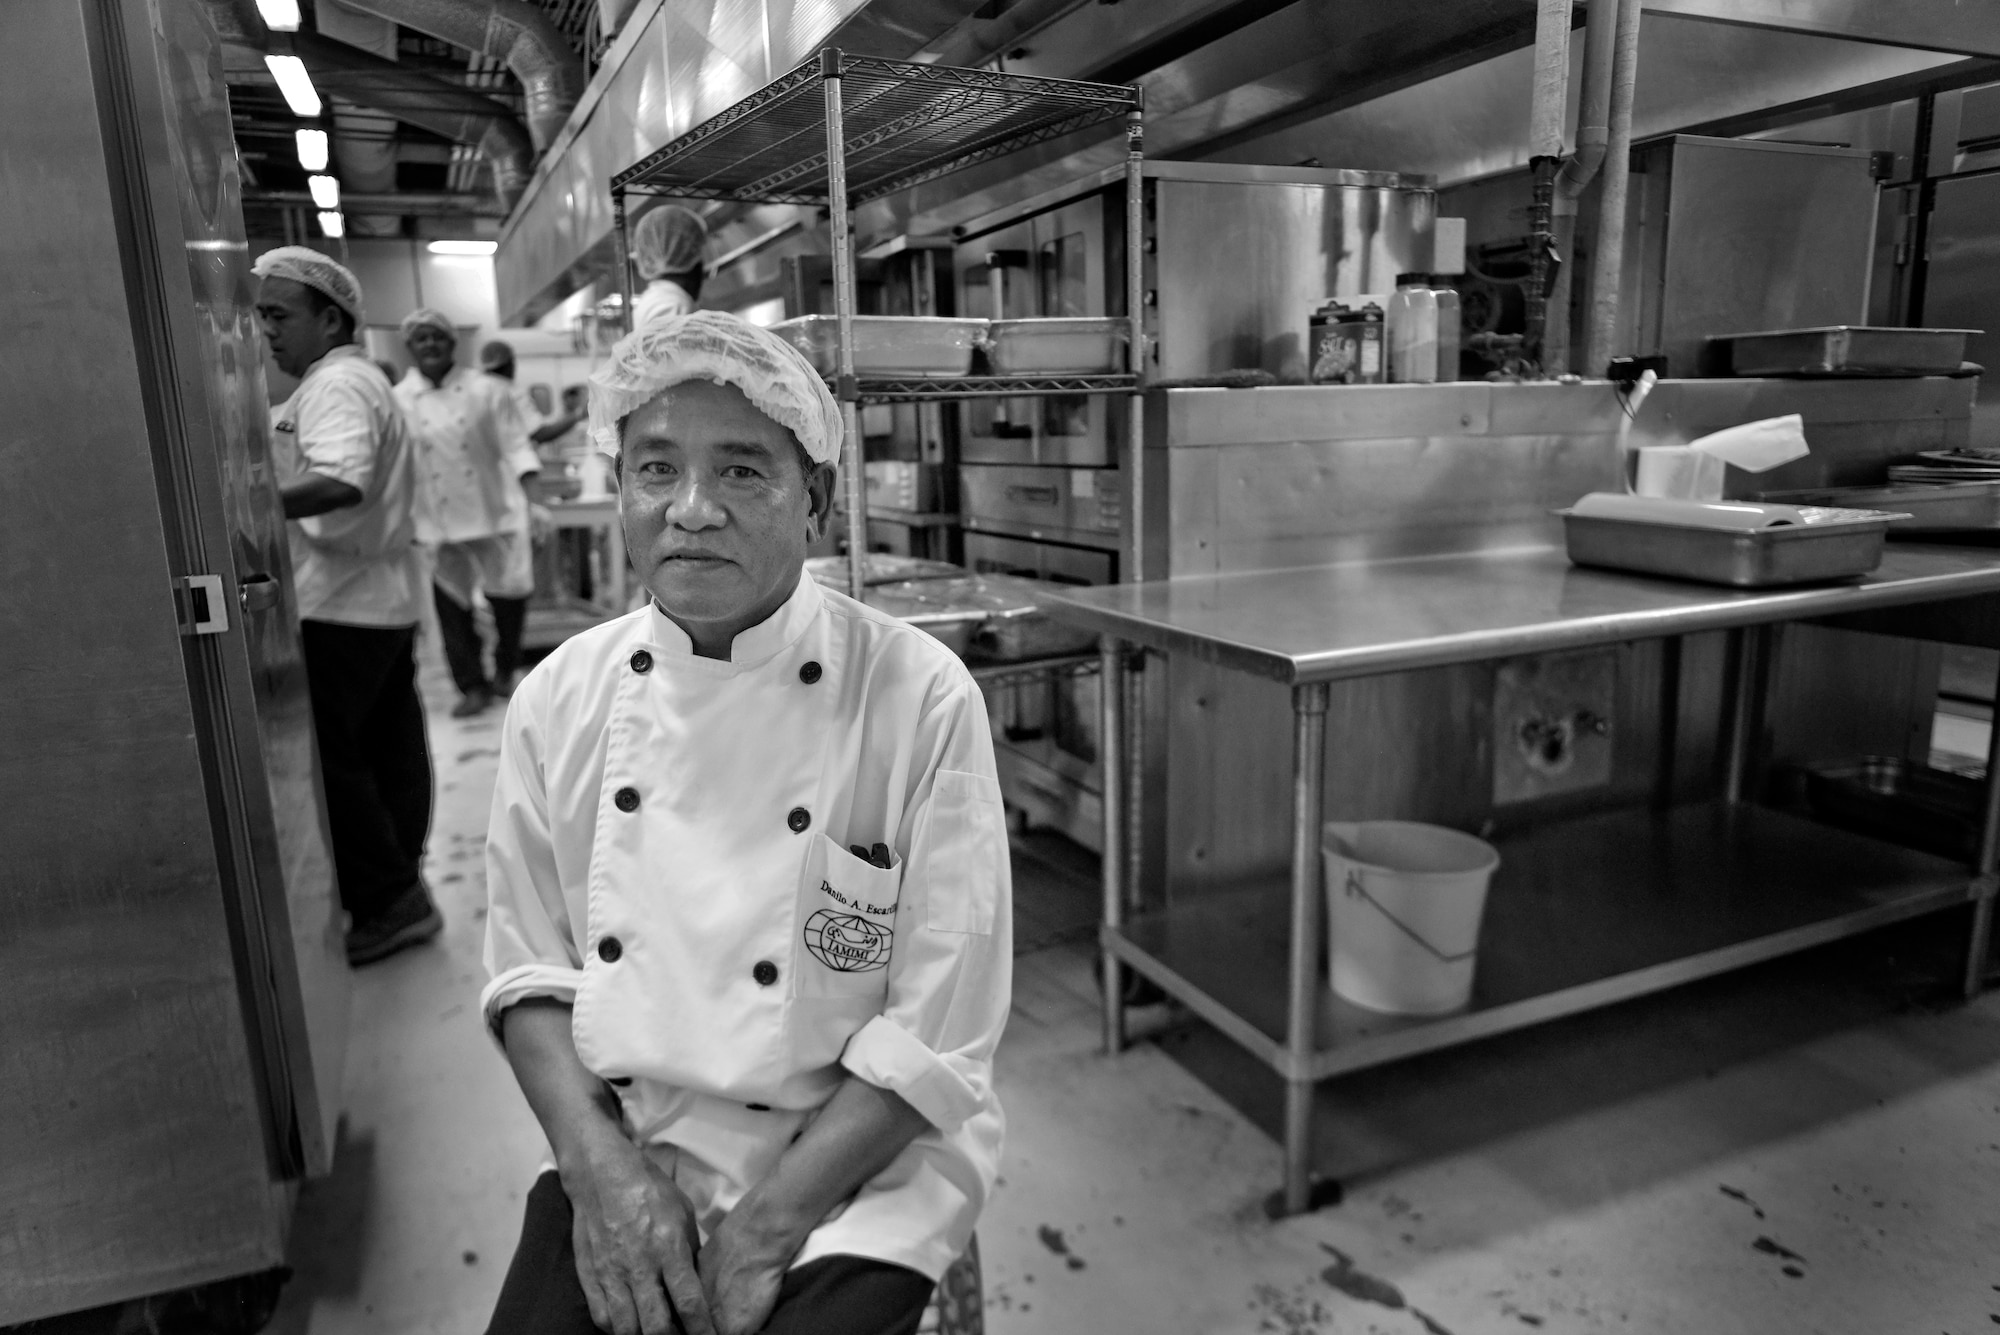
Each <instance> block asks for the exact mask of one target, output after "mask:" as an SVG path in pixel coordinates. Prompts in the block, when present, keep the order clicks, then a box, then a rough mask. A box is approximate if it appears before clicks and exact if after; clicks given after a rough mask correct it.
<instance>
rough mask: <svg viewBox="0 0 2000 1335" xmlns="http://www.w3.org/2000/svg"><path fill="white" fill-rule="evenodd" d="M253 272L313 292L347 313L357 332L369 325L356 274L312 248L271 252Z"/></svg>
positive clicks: (256, 263) (280, 248)
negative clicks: (279, 279) (299, 285)
mask: <svg viewBox="0 0 2000 1335" xmlns="http://www.w3.org/2000/svg"><path fill="white" fill-rule="evenodd" d="M250 272H251V273H253V274H255V275H256V276H257V277H259V278H285V279H289V280H290V281H292V282H294V283H298V284H301V285H302V286H305V287H309V288H311V289H312V290H313V291H315V292H317V293H319V294H320V295H321V296H323V297H325V298H326V299H327V300H328V301H330V302H332V303H333V304H334V305H336V306H338V307H340V309H342V310H343V311H346V312H347V315H348V318H349V319H351V320H353V321H354V324H355V327H356V328H359V327H360V326H362V325H364V324H366V323H367V322H368V321H367V318H366V316H365V315H364V314H363V313H362V307H361V284H360V282H359V281H358V280H357V279H356V278H355V277H354V273H353V271H352V270H350V269H348V268H347V266H346V265H344V264H339V263H336V262H335V261H334V260H333V259H331V258H330V257H328V256H325V255H322V254H320V253H319V252H318V251H317V250H314V249H313V248H312V247H311V246H279V247H277V248H275V249H273V250H267V251H265V252H264V253H263V254H262V255H259V256H258V257H257V260H256V262H255V263H254V264H252V265H251V266H250Z"/></svg>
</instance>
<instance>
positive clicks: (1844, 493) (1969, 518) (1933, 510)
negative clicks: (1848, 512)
mask: <svg viewBox="0 0 2000 1335" xmlns="http://www.w3.org/2000/svg"><path fill="white" fill-rule="evenodd" d="M1757 499H1758V500H1760V501H1778V502H1782V503H1785V504H1788V505H1830V506H1835V507H1839V508H1842V509H1855V510H1900V511H1902V512H1903V513H1905V514H1907V515H1908V516H1909V518H1908V519H1906V520H1904V521H1902V522H1901V523H1899V524H1897V525H1895V526H1894V527H1893V528H1891V529H1890V530H1889V536H1890V537H1892V538H1904V537H1911V536H1914V535H1916V534H1933V533H1970V532H1984V531H1990V530H2000V479H1996V480H1995V481H1991V482H1950V483H1919V482H1905V483H1898V484H1892V485H1890V486H1886V487H1826V488H1821V489H1819V490H1815V491H1767V492H1764V493H1763V494H1762V495H1760V496H1759V497H1758V498H1757Z"/></svg>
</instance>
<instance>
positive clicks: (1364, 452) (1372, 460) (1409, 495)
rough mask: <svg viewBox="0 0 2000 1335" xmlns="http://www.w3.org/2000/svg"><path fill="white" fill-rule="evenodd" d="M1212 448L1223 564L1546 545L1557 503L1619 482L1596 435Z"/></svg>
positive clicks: (1554, 533)
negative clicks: (1213, 451)
mask: <svg viewBox="0 0 2000 1335" xmlns="http://www.w3.org/2000/svg"><path fill="white" fill-rule="evenodd" d="M1215 455H1216V503H1215V505H1216V532H1215V535H1214V538H1213V539H1212V541H1213V542H1214V547H1215V568H1216V569H1219V570H1223V571H1231V570H1270V569H1277V568H1281V567H1289V566H1304V565H1320V564H1326V563H1331V562H1342V561H1360V560H1381V559H1388V558H1391V557H1399V556H1431V555H1438V554H1442V553H1445V552H1462V551H1480V550H1488V549H1491V548H1495V547H1511V546H1546V545H1549V544H1551V543H1553V542H1556V541H1558V540H1559V539H1560V530H1559V527H1558V523H1557V521H1556V520H1555V519H1554V517H1553V516H1552V513H1551V512H1552V511H1554V510H1556V509H1558V508H1559V507H1561V506H1565V505H1568V504H1570V503H1571V502H1573V501H1574V500H1576V498H1577V497H1578V496H1581V495H1583V494H1584V493H1585V492H1589V491H1598V490H1604V489H1607V488H1614V487H1616V486H1617V485H1618V457H1617V453H1616V451H1615V449H1614V448H1613V446H1612V444H1611V442H1609V441H1607V440H1605V439H1604V438H1602V437H1591V436H1505V437H1502V436H1488V437H1478V438H1468V437H1428V438H1426V437H1409V438H1404V439H1390V440H1366V441H1356V440H1346V441H1313V442H1300V443H1296V444H1290V445H1243V446H1229V447H1226V448H1223V449H1218V450H1216V451H1215ZM1180 457H1181V455H1180V454H1178V453H1177V454H1175V455H1173V456H1171V458H1170V462H1169V465H1168V466H1169V467H1172V466H1174V464H1175V463H1178V461H1179V459H1180ZM1176 573H1181V572H1176Z"/></svg>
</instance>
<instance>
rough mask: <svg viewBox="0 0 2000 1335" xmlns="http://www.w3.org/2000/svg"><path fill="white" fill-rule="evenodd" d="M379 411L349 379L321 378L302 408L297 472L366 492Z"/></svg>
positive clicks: (378, 433) (371, 475) (372, 467)
mask: <svg viewBox="0 0 2000 1335" xmlns="http://www.w3.org/2000/svg"><path fill="white" fill-rule="evenodd" d="M376 411H377V405H376V404H374V403H373V402H371V401H370V399H369V397H368V394H367V393H366V391H365V390H364V389H363V388H362V387H361V386H360V385H359V384H357V383H355V381H354V380H353V379H352V378H350V377H348V376H345V375H331V374H329V375H325V376H321V377H318V378H317V379H316V380H315V382H314V383H312V384H310V385H309V386H308V392H307V393H306V394H304V395H302V396H301V399H300V402H299V406H298V425H297V430H298V442H299V466H300V467H301V468H303V469H305V471H307V472H309V473H318V474H319V475H320V476H321V477H330V478H332V479H333V480H334V481H336V482H345V483H346V484H347V485H348V486H350V487H353V488H354V489H355V490H356V491H360V492H364V493H365V492H366V491H367V490H368V484H369V483H370V482H371V481H373V480H374V477H375V450H376V442H377V441H378V440H379V439H380V436H381V430H380V426H381V424H380V423H378V422H377V421H376V418H375V414H376Z"/></svg>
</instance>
